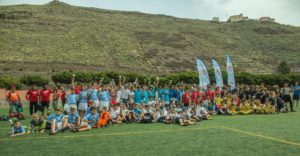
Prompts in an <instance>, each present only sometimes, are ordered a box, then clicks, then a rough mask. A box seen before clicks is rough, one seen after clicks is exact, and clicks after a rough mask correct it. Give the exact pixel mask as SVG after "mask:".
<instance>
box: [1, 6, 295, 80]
mask: <svg viewBox="0 0 300 156" xmlns="http://www.w3.org/2000/svg"><path fill="white" fill-rule="evenodd" d="M299 43H300V27H294V26H288V25H281V24H278V23H269V22H264V23H261V22H258V21H244V22H238V23H225V22H221V23H212V22H210V21H203V20H191V19H182V18H175V17H170V16H165V15H150V14H144V13H138V12H123V11H110V10H103V9H96V8H85V7H75V6H71V5H68V4H65V3H55V2H51V3H48V4H45V5H14V6H0V72H2V73H11V72H14V71H22V72H19V73H31V72H38V73H50V72H57V71H63V70H75V71H76V70H77V71H78V70H79V71H104V70H115V71H133V72H142V73H148V74H157V73H159V74H165V73H169V72H176V71H185V70H195V59H196V58H203V59H204V60H205V61H206V62H207V63H208V64H209V65H210V58H212V57H215V58H217V59H218V60H219V61H220V63H221V64H222V65H223V67H224V66H225V54H226V53H227V52H230V53H231V55H232V57H233V59H234V63H235V68H236V69H237V70H239V71H250V72H255V73H269V72H274V71H275V70H276V68H277V66H278V64H279V62H280V61H281V60H286V61H288V63H290V64H296V63H299V59H300V55H299V54H300V44H299Z"/></svg>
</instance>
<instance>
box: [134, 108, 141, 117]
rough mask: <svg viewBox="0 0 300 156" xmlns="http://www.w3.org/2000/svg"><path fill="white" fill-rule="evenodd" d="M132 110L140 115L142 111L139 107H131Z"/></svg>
mask: <svg viewBox="0 0 300 156" xmlns="http://www.w3.org/2000/svg"><path fill="white" fill-rule="evenodd" d="M132 112H133V113H134V114H135V115H136V116H140V115H141V113H142V110H141V109H139V108H134V109H132Z"/></svg>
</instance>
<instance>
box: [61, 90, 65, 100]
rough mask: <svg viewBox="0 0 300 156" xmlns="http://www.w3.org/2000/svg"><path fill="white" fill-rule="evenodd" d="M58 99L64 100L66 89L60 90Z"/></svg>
mask: <svg viewBox="0 0 300 156" xmlns="http://www.w3.org/2000/svg"><path fill="white" fill-rule="evenodd" d="M60 99H61V100H62V101H63V100H66V91H61V92H60Z"/></svg>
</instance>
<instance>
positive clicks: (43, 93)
mask: <svg viewBox="0 0 300 156" xmlns="http://www.w3.org/2000/svg"><path fill="white" fill-rule="evenodd" d="M50 94H51V90H49V89H48V90H41V91H40V96H41V98H42V99H41V101H45V102H48V101H50Z"/></svg>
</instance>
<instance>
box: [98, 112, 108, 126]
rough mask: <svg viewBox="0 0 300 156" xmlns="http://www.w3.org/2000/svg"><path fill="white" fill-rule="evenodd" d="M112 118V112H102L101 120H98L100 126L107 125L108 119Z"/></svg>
mask: <svg viewBox="0 0 300 156" xmlns="http://www.w3.org/2000/svg"><path fill="white" fill-rule="evenodd" d="M109 120H110V113H109V112H101V114H100V120H99V121H98V127H100V126H105V125H106V124H107V121H109Z"/></svg>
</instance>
